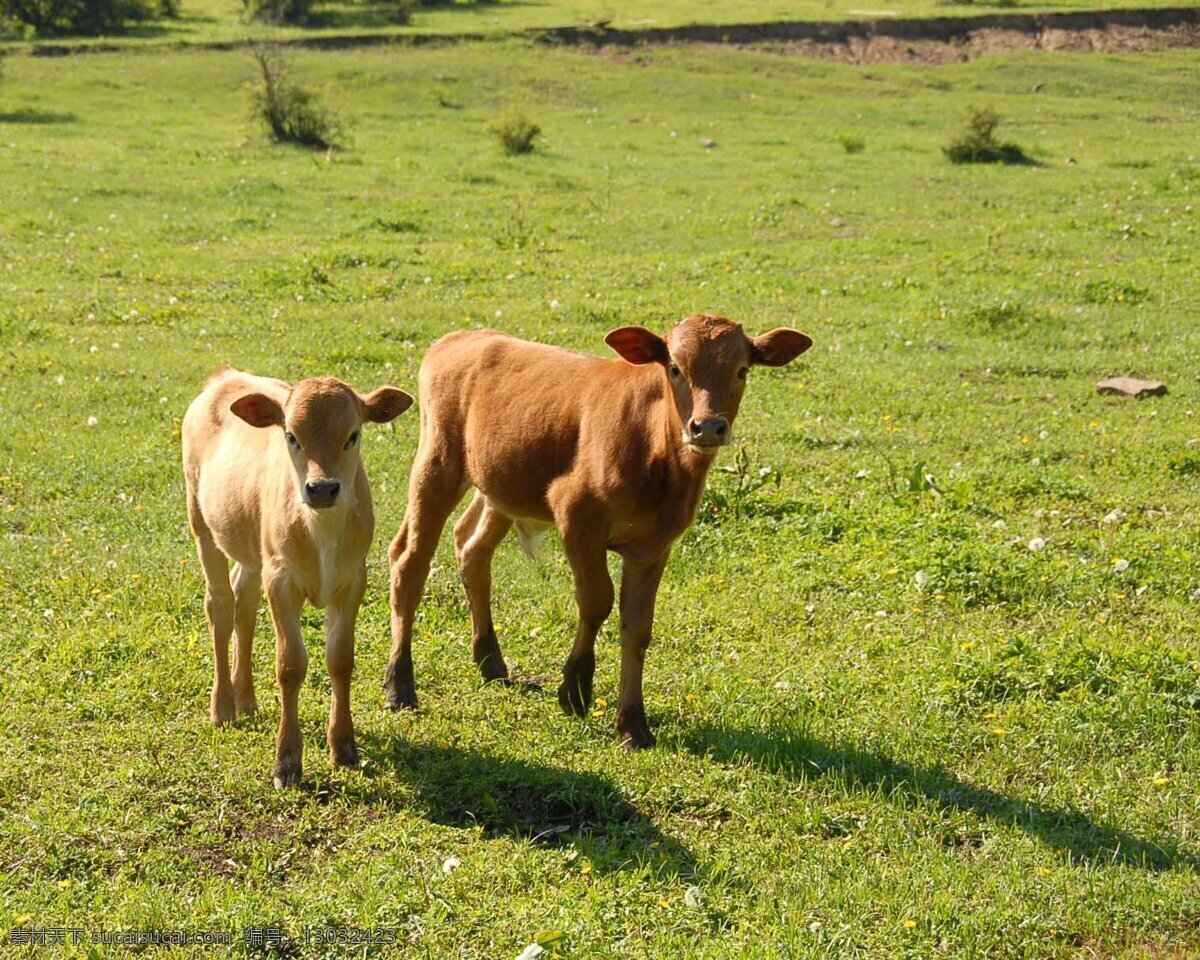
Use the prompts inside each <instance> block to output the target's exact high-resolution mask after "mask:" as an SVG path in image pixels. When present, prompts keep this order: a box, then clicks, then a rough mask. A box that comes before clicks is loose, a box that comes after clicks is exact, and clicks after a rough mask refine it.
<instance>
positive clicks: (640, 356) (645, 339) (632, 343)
mask: <svg viewBox="0 0 1200 960" xmlns="http://www.w3.org/2000/svg"><path fill="white" fill-rule="evenodd" d="M604 342H605V343H607V344H608V345H609V346H610V347H612V348H613V349H614V350H616V351H617V353H619V354H620V355H621V356H622V357H623V358H624V359H626V360H628V361H629V362H630V363H638V364H641V363H666V362H667V360H669V359H670V357H669V355H668V354H667V344H666V341H664V340H663V338H662V337H660V336H659V335H658V334H657V333H651V332H650V331H649V330H647V329H646V328H645V327H617V329H616V330H613V331H612V332H610V333H609V334H608V336H606V337H605V338H604Z"/></svg>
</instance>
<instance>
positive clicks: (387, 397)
mask: <svg viewBox="0 0 1200 960" xmlns="http://www.w3.org/2000/svg"><path fill="white" fill-rule="evenodd" d="M362 402H363V410H364V411H365V412H366V415H367V419H368V420H370V421H371V422H372V423H388V422H390V421H392V420H395V419H396V418H397V417H398V416H400V414H402V413H403V412H404V411H405V410H407V409H408V408H409V407H411V406H412V404H413V398H412V397H410V396H409V395H408V394H407V393H405V392H404V391H403V390H398V389H397V388H396V387H380V388H379V389H378V390H372V391H371V392H370V393H368V394H367V395H366V396H365V397H363V398H362Z"/></svg>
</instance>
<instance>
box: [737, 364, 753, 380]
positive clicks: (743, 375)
mask: <svg viewBox="0 0 1200 960" xmlns="http://www.w3.org/2000/svg"><path fill="white" fill-rule="evenodd" d="M749 372H750V368H749V367H742V369H741V370H739V371H738V379H739V380H745V379H746V374H748V373H749Z"/></svg>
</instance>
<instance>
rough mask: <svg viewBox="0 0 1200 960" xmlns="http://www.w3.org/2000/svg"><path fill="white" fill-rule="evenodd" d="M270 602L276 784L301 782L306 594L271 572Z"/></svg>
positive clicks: (306, 660)
mask: <svg viewBox="0 0 1200 960" xmlns="http://www.w3.org/2000/svg"><path fill="white" fill-rule="evenodd" d="M266 581H267V584H266V586H267V603H268V605H269V606H270V608H271V619H272V620H273V621H274V623H275V679H276V680H277V681H278V683H279V704H280V710H279V734H278V736H277V737H276V739H275V767H274V770H273V771H272V774H273V777H274V780H275V787H276V788H277V789H283V788H284V787H291V786H294V785H295V784H297V783H299V782H300V773H301V770H302V767H303V763H302V755H303V751H304V740H303V738H302V737H301V736H300V709H299V700H300V687H301V686H303V685H304V677H305V676H306V675H307V673H308V651H307V650H305V649H304V639H303V638H302V637H301V635H300V607H301V604H302V603H303V598H302V597H301V596H300V593H299V591H297V590H296V588H295V587H294V586H293V585H292V584H291V583H290V582H288V581H287V580H286V579H284V578H282V577H280V578H277V579H276V578H272V577H271V576H269V575H268V576H267V578H266Z"/></svg>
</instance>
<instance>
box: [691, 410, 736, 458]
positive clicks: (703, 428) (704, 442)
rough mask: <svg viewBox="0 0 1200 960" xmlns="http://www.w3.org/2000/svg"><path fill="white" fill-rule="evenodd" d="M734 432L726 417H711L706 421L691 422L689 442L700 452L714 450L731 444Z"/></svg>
mask: <svg viewBox="0 0 1200 960" xmlns="http://www.w3.org/2000/svg"><path fill="white" fill-rule="evenodd" d="M731 436H732V431H731V430H730V429H729V421H728V420H726V419H725V418H724V417H709V418H708V419H705V420H689V421H688V425H687V442H688V443H690V444H691V445H692V446H693V447H696V448H697V449H700V450H713V451H715V450H716V449H717V448H718V447H723V446H725V444H727V443H729V440H730V437H731Z"/></svg>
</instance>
